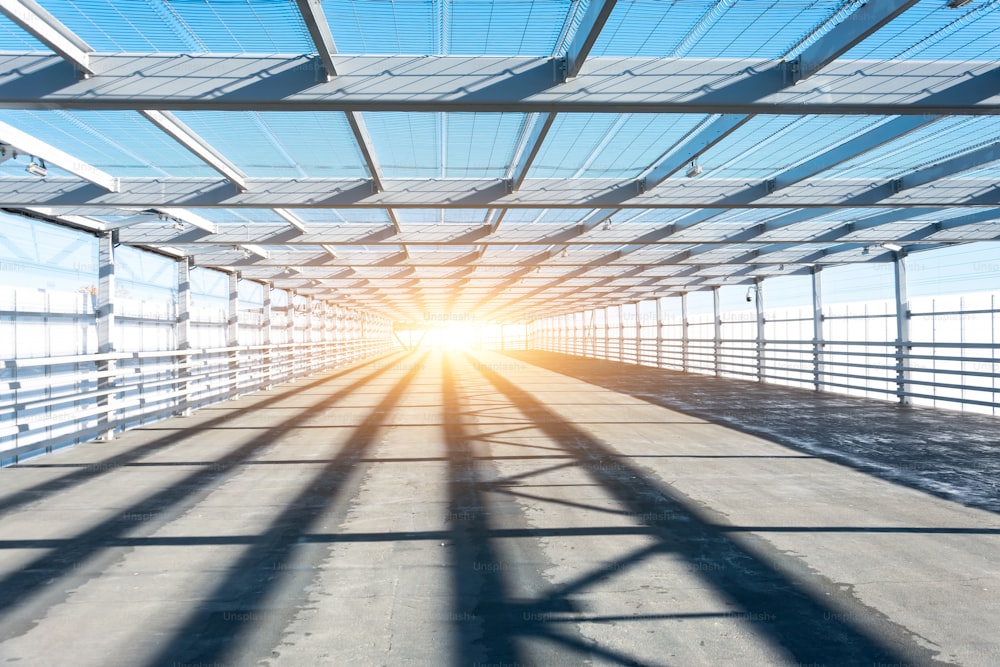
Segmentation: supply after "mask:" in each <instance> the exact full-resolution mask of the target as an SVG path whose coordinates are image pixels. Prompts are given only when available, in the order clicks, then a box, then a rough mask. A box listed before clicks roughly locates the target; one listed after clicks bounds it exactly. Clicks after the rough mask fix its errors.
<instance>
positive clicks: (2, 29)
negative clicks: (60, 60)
mask: <svg viewBox="0 0 1000 667" xmlns="http://www.w3.org/2000/svg"><path fill="white" fill-rule="evenodd" d="M0 50H2V51H49V47H47V46H45V45H44V44H42V43H41V42H39V41H38V40H37V39H35V38H34V37H32V36H31V35H29V34H28V33H26V32H25V31H24V30H22V29H21V27H20V26H18V25H17V24H16V23H14V22H13V21H11V20H10V19H9V18H7V17H6V16H3V15H2V14H0Z"/></svg>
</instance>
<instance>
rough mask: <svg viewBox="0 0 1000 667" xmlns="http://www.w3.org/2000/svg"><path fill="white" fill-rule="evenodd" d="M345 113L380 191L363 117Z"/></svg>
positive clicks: (379, 171) (379, 173) (378, 173)
mask: <svg viewBox="0 0 1000 667" xmlns="http://www.w3.org/2000/svg"><path fill="white" fill-rule="evenodd" d="M301 1H307V0H301ZM345 115H346V116H347V122H348V124H349V125H350V126H351V132H352V133H353V134H354V140H355V141H356V142H357V144H358V149H359V150H360V151H361V157H362V159H364V161H365V166H367V167H368V173H369V174H370V175H371V177H372V185H374V186H375V192H382V190H384V189H385V185H384V184H383V180H384V177H383V176H382V167H381V166H380V165H379V162H378V157H377V156H376V155H375V148H374V147H373V146H372V139H371V136H369V134H368V127H367V126H366V125H365V119H364V118H362V117H361V114H360V113H359V112H357V111H347V112H345Z"/></svg>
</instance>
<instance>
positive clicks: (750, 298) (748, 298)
mask: <svg viewBox="0 0 1000 667" xmlns="http://www.w3.org/2000/svg"><path fill="white" fill-rule="evenodd" d="M751 301H753V297H752V296H750V292H747V303H750V302H751Z"/></svg>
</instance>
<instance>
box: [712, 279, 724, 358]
mask: <svg viewBox="0 0 1000 667" xmlns="http://www.w3.org/2000/svg"><path fill="white" fill-rule="evenodd" d="M719 291H720V290H719V288H718V287H713V288H712V313H713V314H714V316H715V333H714V334H713V338H714V341H713V342H714V343H715V344H714V346H713V348H714V350H715V376H716V377H719V376H721V375H722V308H721V307H720V305H719Z"/></svg>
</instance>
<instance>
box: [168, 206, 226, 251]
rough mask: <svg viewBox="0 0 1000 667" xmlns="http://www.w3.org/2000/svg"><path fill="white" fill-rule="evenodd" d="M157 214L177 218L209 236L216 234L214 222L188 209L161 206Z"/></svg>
mask: <svg viewBox="0 0 1000 667" xmlns="http://www.w3.org/2000/svg"><path fill="white" fill-rule="evenodd" d="M156 212H157V213H162V214H163V215H166V216H168V217H170V218H176V219H177V220H180V221H181V222H186V223H187V224H189V225H192V226H194V227H197V228H198V229H200V230H202V231H206V232H208V233H209V234H214V233H215V230H216V227H215V223H214V222H212V221H211V220H206V219H205V218H203V217H201V216H200V215H198V214H197V213H192V212H191V211H188V210H187V209H183V208H176V207H173V206H165V207H164V206H161V207H159V208H157V209H156ZM167 245H173V244H172V243H170V244H167Z"/></svg>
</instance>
